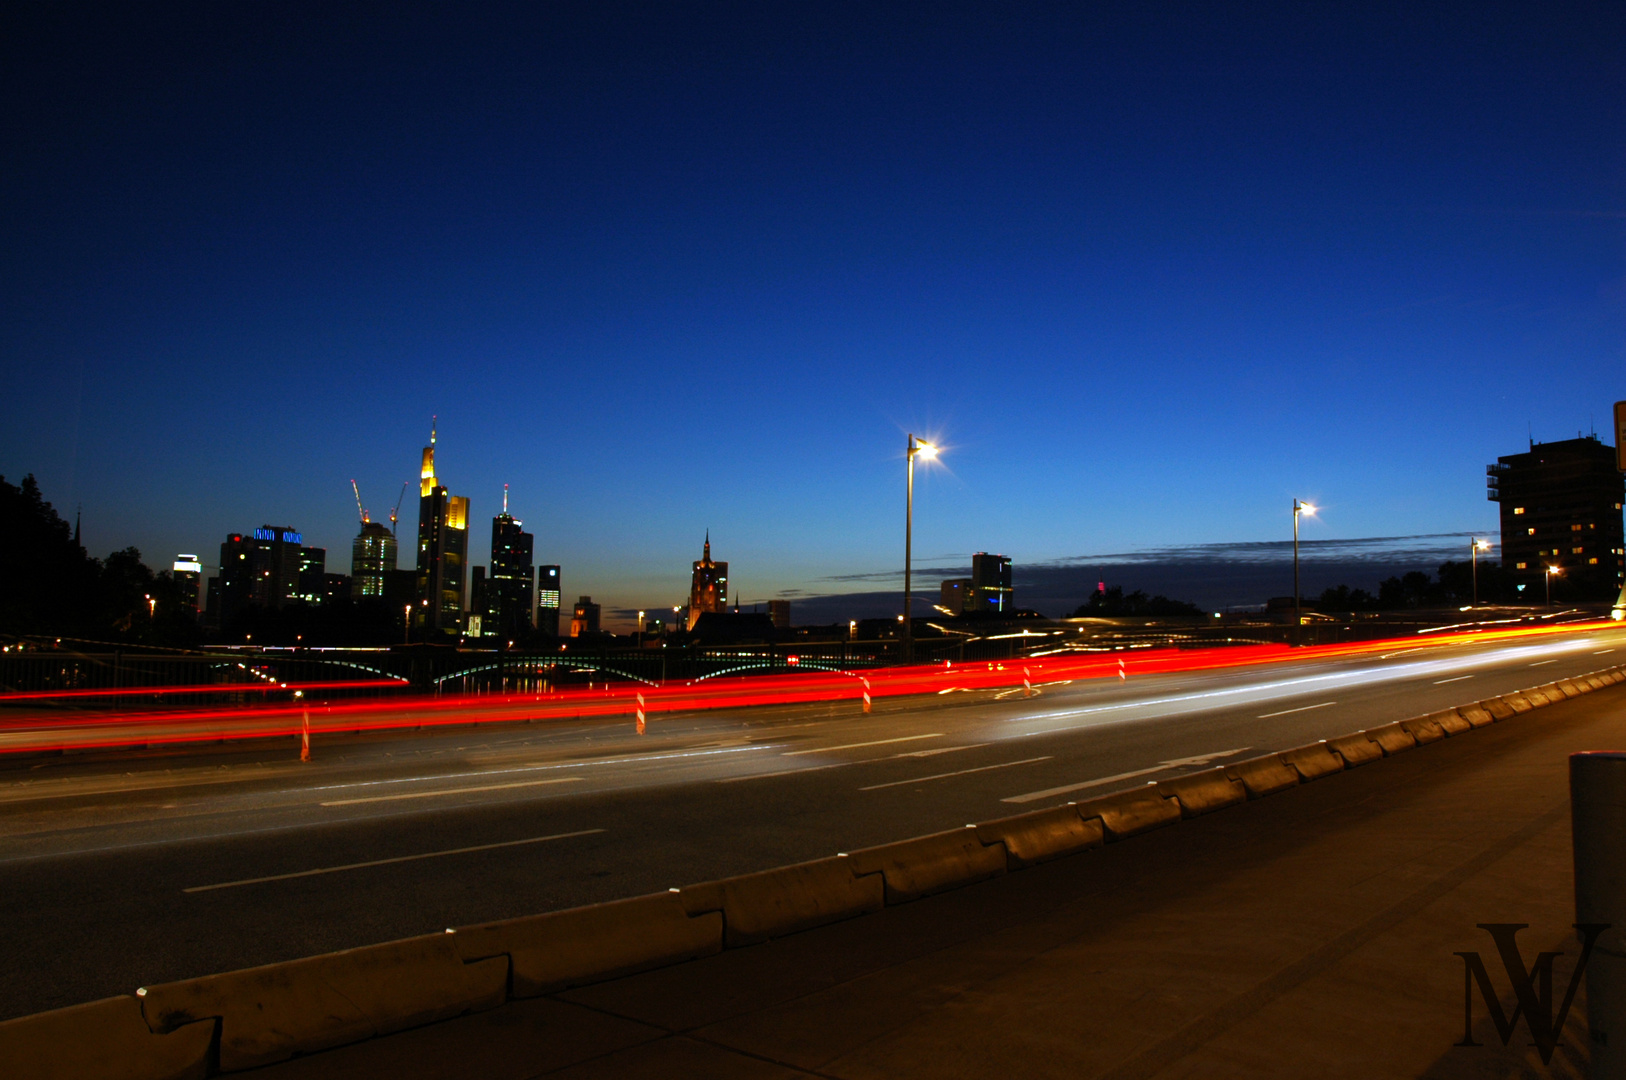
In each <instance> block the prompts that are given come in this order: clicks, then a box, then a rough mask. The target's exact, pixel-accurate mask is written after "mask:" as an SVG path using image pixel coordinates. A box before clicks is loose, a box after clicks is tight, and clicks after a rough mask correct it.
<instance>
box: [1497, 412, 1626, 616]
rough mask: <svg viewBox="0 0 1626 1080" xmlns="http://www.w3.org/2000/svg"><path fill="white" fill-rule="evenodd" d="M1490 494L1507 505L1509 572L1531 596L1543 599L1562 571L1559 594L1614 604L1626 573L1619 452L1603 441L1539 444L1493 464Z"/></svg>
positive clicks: (1505, 561)
mask: <svg viewBox="0 0 1626 1080" xmlns="http://www.w3.org/2000/svg"><path fill="white" fill-rule="evenodd" d="M1485 471H1486V472H1487V474H1488V479H1487V486H1488V489H1489V490H1488V492H1487V497H1488V498H1489V499H1490V500H1491V501H1492V502H1495V503H1499V504H1500V505H1501V518H1502V569H1504V570H1505V571H1507V573H1508V574H1509V575H1510V576H1512V578H1513V579H1514V581H1515V582H1516V583H1518V584H1522V585H1525V586H1526V589H1525V594H1526V595H1533V596H1536V597H1540V596H1541V595H1543V581H1542V576H1543V574H1545V573H1546V572H1547V571H1548V569H1549V568H1556V574H1557V576H1556V578H1555V585H1554V590H1555V594H1556V593H1557V592H1558V591H1560V590H1562V591H1563V592H1564V593H1566V594H1568V595H1570V596H1572V597H1575V598H1577V599H1582V598H1590V599H1609V598H1612V597H1614V596H1615V595H1616V594H1617V593H1618V591H1619V590H1620V586H1621V580H1622V574H1623V572H1626V538H1623V530H1622V522H1621V506H1622V504H1623V503H1626V483H1623V481H1622V479H1621V473H1620V470H1619V469H1618V468H1617V466H1616V462H1615V448H1614V447H1612V446H1607V445H1605V444H1604V443H1602V442H1600V441H1599V440H1598V438H1597V437H1596V436H1583V437H1581V438H1578V439H1565V440H1562V441H1560V442H1550V443H1538V442H1532V443H1531V444H1530V450H1529V451H1528V452H1527V453H1523V454H1512V455H1509V456H1508V457H1502V458H1497V461H1496V464H1495V465H1491V466H1488V467H1487V468H1486V470H1485Z"/></svg>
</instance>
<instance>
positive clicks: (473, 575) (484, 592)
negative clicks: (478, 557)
mask: <svg viewBox="0 0 1626 1080" xmlns="http://www.w3.org/2000/svg"><path fill="white" fill-rule="evenodd" d="M490 611H491V593H490V591H489V590H488V589H487V588H486V568H485V567H483V566H475V567H471V568H470V569H469V609H468V611H466V612H465V613H464V615H463V628H464V630H465V631H466V632H467V634H468V635H469V637H484V636H486V635H487V634H495V633H496V632H497V631H496V629H495V627H494V626H493V625H492V623H491V621H490V620H489V619H487V618H486V616H487V615H488V614H490Z"/></svg>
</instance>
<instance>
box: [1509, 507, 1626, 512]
mask: <svg viewBox="0 0 1626 1080" xmlns="http://www.w3.org/2000/svg"><path fill="white" fill-rule="evenodd" d="M1615 509H1616V510H1619V509H1620V507H1618V506H1617V507H1615ZM1513 512H1514V513H1515V514H1522V513H1524V507H1522V506H1515V507H1514V508H1513Z"/></svg>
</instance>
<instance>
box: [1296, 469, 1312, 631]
mask: <svg viewBox="0 0 1626 1080" xmlns="http://www.w3.org/2000/svg"><path fill="white" fill-rule="evenodd" d="M1300 514H1309V515H1310V516H1311V517H1315V507H1314V506H1312V505H1310V504H1309V503H1307V502H1299V501H1298V500H1297V499H1294V500H1293V644H1295V645H1297V644H1298V643H1299V627H1301V626H1302V625H1303V624H1304V617H1303V615H1302V614H1301V613H1300V612H1299V515H1300Z"/></svg>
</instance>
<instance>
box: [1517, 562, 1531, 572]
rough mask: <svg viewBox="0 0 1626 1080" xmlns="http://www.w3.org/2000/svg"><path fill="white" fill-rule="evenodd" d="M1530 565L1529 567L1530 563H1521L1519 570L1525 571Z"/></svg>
mask: <svg viewBox="0 0 1626 1080" xmlns="http://www.w3.org/2000/svg"><path fill="white" fill-rule="evenodd" d="M1528 565H1529V564H1528V563H1520V564H1519V569H1520V570H1523V569H1525V568H1526V567H1527V566H1528Z"/></svg>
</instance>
